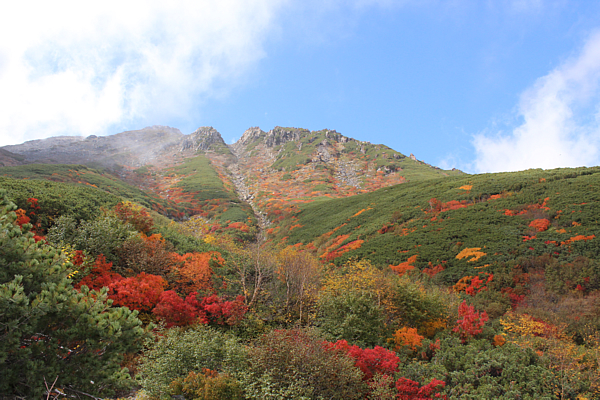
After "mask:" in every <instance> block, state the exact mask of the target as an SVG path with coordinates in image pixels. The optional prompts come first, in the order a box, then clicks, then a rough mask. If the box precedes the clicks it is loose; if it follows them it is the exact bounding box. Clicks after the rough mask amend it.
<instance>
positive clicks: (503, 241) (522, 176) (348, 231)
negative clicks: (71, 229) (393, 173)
mask: <svg viewBox="0 0 600 400" xmlns="http://www.w3.org/2000/svg"><path fill="white" fill-rule="evenodd" d="M599 200H600V168H597V167H595V168H577V169H556V170H549V171H542V170H529V171H523V172H515V173H500V174H483V175H473V176H463V177H446V178H443V179H436V180H429V181H424V182H415V183H406V184H402V185H397V186H394V187H390V188H385V189H380V190H378V191H375V192H372V193H368V194H363V195H357V196H353V197H349V198H343V199H333V200H324V201H318V202H313V203H309V204H304V205H301V206H300V209H299V210H300V211H298V212H297V213H296V214H295V215H294V216H295V218H293V219H291V220H287V221H285V222H283V223H282V225H281V227H280V229H279V230H277V229H274V232H276V235H275V236H274V237H273V241H274V242H276V241H278V240H281V239H282V238H284V237H287V243H288V244H297V243H302V244H303V245H305V246H307V247H308V248H314V249H315V251H316V252H317V254H318V255H319V256H321V259H325V260H330V261H333V262H334V263H336V264H338V265H340V264H342V263H344V262H345V261H346V260H348V259H349V258H355V257H358V258H365V259H369V260H371V261H372V262H373V263H375V264H377V265H379V266H381V267H386V266H388V265H395V266H396V265H399V264H400V263H404V262H407V261H410V263H409V264H410V265H413V266H414V267H416V268H418V269H420V270H423V269H425V268H428V267H429V268H430V267H432V266H436V265H442V266H443V268H445V270H444V271H443V272H442V273H440V274H439V275H438V276H439V278H437V279H440V280H441V281H442V282H445V283H454V282H456V281H457V280H458V279H459V278H461V277H463V276H465V275H469V274H471V275H472V274H474V273H477V272H481V271H487V272H491V271H493V270H494V269H496V268H498V267H499V266H500V265H503V264H506V263H508V262H510V261H511V260H515V259H517V258H519V257H528V258H532V257H537V256H541V255H545V254H551V255H552V256H553V257H555V258H557V259H558V260H559V261H563V260H565V261H566V260H573V259H574V258H575V257H577V256H585V257H589V258H597V257H598V255H599V253H600V246H598V244H597V243H598V239H596V236H597V235H598V234H600V224H599V223H598V216H599V215H600V202H599ZM535 220H537V221H538V222H536V223H533V224H532V222H533V221H535ZM543 220H547V221H548V222H540V221H543ZM540 223H541V224H542V225H544V224H545V225H547V227H545V228H546V229H545V230H541V231H538V230H539V229H536V228H535V224H540ZM530 225H532V226H530ZM465 249H472V250H465ZM474 249H476V250H474ZM461 252H463V253H462V254H461ZM469 252H470V253H472V254H471V255H470V256H469V255H468V254H469ZM477 252H479V253H477ZM459 254H461V255H466V256H465V257H460V256H459ZM478 255H479V256H478ZM415 256H416V259H415ZM457 256H459V258H457ZM411 257H412V258H411ZM404 266H408V264H404Z"/></svg>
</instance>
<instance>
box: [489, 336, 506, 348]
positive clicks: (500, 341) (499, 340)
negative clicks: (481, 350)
mask: <svg viewBox="0 0 600 400" xmlns="http://www.w3.org/2000/svg"><path fill="white" fill-rule="evenodd" d="M505 343H506V338H505V337H504V336H502V335H495V336H494V341H493V342H492V344H493V345H494V347H501V346H504V344H505Z"/></svg>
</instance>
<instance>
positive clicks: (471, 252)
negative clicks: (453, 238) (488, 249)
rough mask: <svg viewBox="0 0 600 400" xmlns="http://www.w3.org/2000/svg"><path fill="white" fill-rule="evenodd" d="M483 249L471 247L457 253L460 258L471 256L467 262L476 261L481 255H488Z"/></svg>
mask: <svg viewBox="0 0 600 400" xmlns="http://www.w3.org/2000/svg"><path fill="white" fill-rule="evenodd" d="M479 250H481V247H471V248H465V249H463V250H462V251H461V252H460V253H458V254H457V255H456V258H457V259H458V260H462V259H463V258H469V257H471V259H470V260H467V262H474V261H477V260H479V259H480V258H481V257H483V256H485V255H487V254H486V253H484V252H483V251H479Z"/></svg>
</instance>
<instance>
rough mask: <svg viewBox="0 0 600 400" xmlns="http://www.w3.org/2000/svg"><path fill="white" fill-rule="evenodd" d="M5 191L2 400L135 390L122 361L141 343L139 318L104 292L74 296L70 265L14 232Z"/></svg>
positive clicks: (0, 256)
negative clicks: (50, 386)
mask: <svg viewBox="0 0 600 400" xmlns="http://www.w3.org/2000/svg"><path fill="white" fill-rule="evenodd" d="M5 196H6V192H4V191H2V192H0V265H2V268H1V269H0V339H1V340H0V370H2V374H0V395H1V396H7V397H8V396H11V397H13V396H14V397H26V398H36V397H37V398H39V397H40V396H41V395H42V393H43V391H44V378H45V379H46V380H47V381H50V382H52V381H54V379H55V378H57V387H61V388H63V390H66V391H69V389H74V390H80V391H85V392H87V393H94V394H98V395H99V394H103V393H104V394H110V393H112V391H113V390H114V389H118V388H122V387H126V386H128V385H130V381H129V375H128V374H127V371H126V370H122V369H121V367H120V365H119V364H120V362H121V360H122V358H123V354H124V353H126V352H135V351H137V349H138V348H139V346H140V344H141V343H140V341H141V339H142V337H143V330H142V329H141V328H140V325H141V322H140V321H139V320H138V318H137V317H136V315H137V313H136V312H131V311H129V310H128V309H126V308H115V309H111V308H109V305H110V303H109V302H107V301H106V297H107V296H106V290H103V291H101V292H100V293H96V292H89V291H88V290H86V289H87V288H84V289H82V290H81V292H77V291H76V290H75V289H74V288H73V286H72V283H71V280H70V279H69V278H68V275H69V273H70V272H72V269H71V267H72V265H71V264H69V263H66V262H65V259H64V257H63V256H62V255H61V254H60V252H58V251H57V250H56V249H54V248H52V247H50V246H48V245H45V244H42V243H43V242H41V241H40V242H38V243H36V242H35V241H34V240H33V235H32V234H31V233H25V232H23V231H22V230H21V228H19V227H18V226H17V225H15V220H16V215H15V213H14V212H11V211H12V210H13V209H15V208H16V207H15V206H14V204H13V203H11V202H9V201H7V200H6V197H5Z"/></svg>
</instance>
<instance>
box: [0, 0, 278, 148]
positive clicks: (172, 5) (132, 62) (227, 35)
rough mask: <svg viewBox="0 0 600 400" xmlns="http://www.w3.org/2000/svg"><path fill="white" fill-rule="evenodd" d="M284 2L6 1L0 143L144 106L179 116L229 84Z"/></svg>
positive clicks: (98, 126) (114, 117) (71, 129)
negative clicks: (199, 99) (7, 2)
mask: <svg viewBox="0 0 600 400" xmlns="http://www.w3.org/2000/svg"><path fill="white" fill-rule="evenodd" d="M283 4H284V0H252V1H249V0H219V1H213V0H196V1H170V2H165V1H127V2H123V1H110V0H109V1H104V2H96V3H89V2H75V1H73V2H69V1H62V2H61V1H58V2H12V3H10V4H7V5H5V6H4V7H3V15H4V16H5V18H4V19H3V24H1V25H0V35H1V36H2V37H3V38H4V39H3V40H2V42H0V93H1V95H0V109H1V110H2V112H0V145H6V144H14V143H20V142H22V141H24V140H29V139H35V138H41V137H48V136H54V135H60V134H79V135H89V134H104V133H107V132H106V130H107V129H108V128H109V127H110V126H119V125H125V124H127V123H128V122H129V123H131V122H135V121H136V120H141V119H143V118H144V117H147V116H151V117H152V118H153V119H155V120H156V121H159V122H160V121H161V120H163V119H164V118H165V117H167V116H168V117H177V116H187V115H189V114H190V112H192V111H193V110H192V108H193V107H194V105H195V102H197V101H198V98H206V99H210V98H216V97H217V98H218V97H219V96H222V95H223V93H227V91H228V90H230V89H231V88H232V87H234V86H235V85H236V83H239V80H240V77H242V76H243V75H244V74H245V73H247V72H248V71H249V70H250V69H251V68H253V66H255V65H256V63H257V61H259V60H260V59H261V58H263V57H264V56H265V51H264V49H263V46H264V42H265V41H266V39H267V37H268V35H269V33H270V32H271V31H272V30H273V29H274V23H273V21H274V18H275V16H276V14H277V12H278V10H279V9H280V8H281V7H282V5H283ZM9 38H10V39H9ZM196 111H197V110H196ZM140 128H141V126H140ZM111 133H112V132H111Z"/></svg>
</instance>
